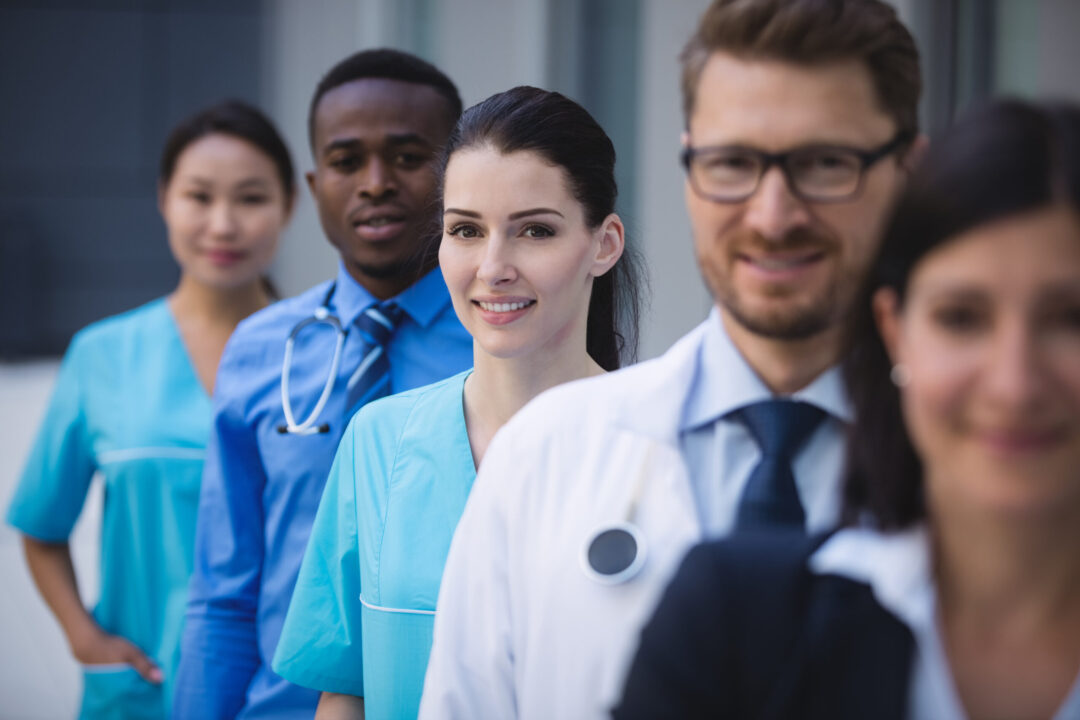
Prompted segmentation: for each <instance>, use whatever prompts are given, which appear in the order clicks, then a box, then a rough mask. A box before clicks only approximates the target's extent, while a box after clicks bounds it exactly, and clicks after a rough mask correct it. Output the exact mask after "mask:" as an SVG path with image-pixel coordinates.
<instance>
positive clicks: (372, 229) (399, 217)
mask: <svg viewBox="0 0 1080 720" xmlns="http://www.w3.org/2000/svg"><path fill="white" fill-rule="evenodd" d="M350 220H351V221H352V226H353V230H354V231H355V232H356V234H357V235H359V236H360V237H361V238H363V239H364V240H370V241H372V242H379V241H384V240H391V239H393V238H395V237H397V236H398V234H399V233H401V231H402V230H404V229H405V222H406V215H405V213H402V212H400V211H396V210H389V209H386V210H382V209H380V210H371V209H368V210H365V211H363V212H358V213H354V214H353V216H352V217H351V218H350Z"/></svg>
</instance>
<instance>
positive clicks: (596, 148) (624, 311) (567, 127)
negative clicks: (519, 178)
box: [434, 85, 644, 370]
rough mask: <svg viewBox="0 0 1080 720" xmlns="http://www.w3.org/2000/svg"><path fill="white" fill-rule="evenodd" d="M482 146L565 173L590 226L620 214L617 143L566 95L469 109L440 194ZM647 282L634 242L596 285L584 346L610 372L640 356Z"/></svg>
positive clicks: (451, 146)
mask: <svg viewBox="0 0 1080 720" xmlns="http://www.w3.org/2000/svg"><path fill="white" fill-rule="evenodd" d="M483 146H489V147H492V148H494V149H495V150H497V151H498V152H500V153H502V154H509V153H513V152H533V153H536V154H537V155H539V156H540V157H542V158H544V160H545V161H547V162H549V163H551V164H552V165H554V166H556V167H559V168H561V169H562V170H563V171H564V172H565V173H566V178H567V180H568V182H569V189H570V193H571V194H572V195H573V196H574V198H575V199H576V200H577V201H578V202H580V203H581V205H582V208H583V209H584V211H585V224H586V226H587V227H588V228H590V229H596V228H597V227H599V226H600V224H601V223H603V221H604V220H605V219H606V218H607V217H608V216H609V215H610V214H611V213H613V212H615V198H616V196H617V195H618V186H617V185H616V184H615V146H614V145H613V144H612V142H611V138H609V137H608V136H607V133H605V132H604V129H603V128H602V127H600V125H599V124H598V123H597V122H596V120H594V119H593V117H592V115H590V114H589V113H588V111H587V110H585V108H583V107H582V106H581V105H578V104H577V103H576V102H574V101H573V100H571V99H570V98H568V97H566V96H565V95H562V94H560V93H557V92H551V91H548V90H541V89H539V88H535V87H529V86H526V85H521V86H518V87H515V88H512V89H510V90H507V91H506V92H501V93H498V94H496V95H492V96H491V97H489V98H488V99H486V100H484V101H483V102H480V103H477V104H476V105H473V106H472V107H471V108H469V109H468V110H466V111H465V113H464V114H463V115H462V116H461V119H460V120H459V121H458V123H457V125H456V126H455V127H454V130H453V132H451V133H450V138H449V139H448V140H447V144H446V148H445V150H444V152H443V154H442V157H441V159H440V163H439V188H440V197H441V194H442V188H443V186H444V184H445V180H446V167H447V165H448V164H449V162H450V157H451V156H452V155H453V154H454V153H455V152H458V151H460V150H464V149H466V148H471V147H483ZM440 236H441V233H439V234H438V235H435V243H434V244H435V245H437V242H438V237H440ZM643 282H644V280H643V273H642V269H641V261H640V259H639V257H638V255H637V253H636V252H635V251H634V250H633V249H632V248H631V247H630V244H629V243H627V244H626V247H625V249H624V250H623V254H622V257H620V258H619V260H618V262H616V263H615V266H614V267H613V268H612V269H611V270H609V271H608V272H606V273H604V274H603V275H601V276H600V277H597V278H595V279H594V280H593V287H592V294H591V296H590V298H589V315H588V321H587V324H586V332H585V347H586V350H587V352H588V353H589V355H590V356H591V357H592V359H593V360H595V361H596V363H597V364H598V365H600V367H602V368H604V369H605V370H615V369H617V368H618V367H619V366H620V365H621V363H622V362H633V361H634V360H635V359H636V358H637V341H638V319H639V317H640V315H641V293H642V292H643V288H642V284H643Z"/></svg>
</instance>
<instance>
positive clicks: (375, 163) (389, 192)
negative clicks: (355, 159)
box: [358, 157, 397, 199]
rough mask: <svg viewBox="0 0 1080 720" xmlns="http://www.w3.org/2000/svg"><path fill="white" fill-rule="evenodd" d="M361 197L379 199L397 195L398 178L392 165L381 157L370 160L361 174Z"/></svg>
mask: <svg viewBox="0 0 1080 720" xmlns="http://www.w3.org/2000/svg"><path fill="white" fill-rule="evenodd" d="M358 190H359V192H360V195H361V197H365V198H369V199H378V198H385V197H391V196H393V195H394V194H396V193H397V176H396V174H395V173H394V168H393V167H392V166H391V165H390V163H388V162H386V161H385V160H383V159H382V158H380V157H373V158H371V159H370V160H369V162H368V164H367V167H366V168H365V170H364V172H362V173H360V186H359V188H358Z"/></svg>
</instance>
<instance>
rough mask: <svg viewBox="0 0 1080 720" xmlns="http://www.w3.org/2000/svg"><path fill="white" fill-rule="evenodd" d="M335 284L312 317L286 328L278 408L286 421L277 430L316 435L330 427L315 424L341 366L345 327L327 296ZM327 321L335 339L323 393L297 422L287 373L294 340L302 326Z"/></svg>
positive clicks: (289, 367)
mask: <svg viewBox="0 0 1080 720" xmlns="http://www.w3.org/2000/svg"><path fill="white" fill-rule="evenodd" d="M336 287H337V283H334V284H332V285H331V286H330V290H329V291H328V292H327V293H326V298H325V299H324V300H323V303H322V305H320V306H319V307H317V308H316V309H315V312H314V314H313V315H311V317H307V318H304V319H303V320H301V321H300V322H298V323H297V324H296V325H295V326H293V329H292V330H291V331H290V332H289V336H288V338H286V339H285V357H284V358H283V360H282V363H281V409H282V410H283V411H284V413H285V424H284V425H282V426H280V427H279V428H278V432H281V433H283V434H289V435H316V434H318V433H324V432H328V431H329V429H330V428H329V426H327V425H325V424H324V425H317V424H316V423H317V422H318V420H319V417H320V416H321V415H322V411H323V410H324V409H325V408H326V403H327V402H328V401H329V400H330V393H331V392H333V390H334V381H335V380H336V379H337V374H338V368H339V367H340V366H341V353H342V349H343V348H344V347H345V330H344V328H342V327H341V321H340V320H339V319H338V318H337V316H336V315H333V314H332V313H331V312H330V307H329V306H330V298H331V297H333V295H334V290H335V288H336ZM319 324H325V325H329V326H330V327H332V328H333V329H334V332H335V333H336V335H337V340H336V342H335V343H334V355H333V358H332V359H331V360H330V372H329V374H328V375H327V377H326V382H325V383H324V384H323V389H322V393H321V394H320V395H319V400H318V402H316V403H315V407H314V408H312V410H311V412H310V413H309V414H308V416H307V417H306V418H305V419H304V421H303V422H301V423H297V422H296V416H295V415H294V413H293V407H292V400H291V399H290V398H291V396H290V393H289V375H290V373H291V371H292V358H293V347H294V345H295V344H296V336H297V335H298V334H299V333H300V331H301V330H303V329H304V328H306V327H308V326H309V325H319Z"/></svg>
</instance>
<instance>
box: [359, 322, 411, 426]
mask: <svg viewBox="0 0 1080 720" xmlns="http://www.w3.org/2000/svg"><path fill="white" fill-rule="evenodd" d="M403 315H404V311H403V310H402V309H401V308H399V307H398V306H397V305H396V304H394V303H393V302H392V301H387V302H384V303H379V304H378V305H372V306H371V307H369V308H368V309H367V310H365V311H364V312H362V313H360V316H359V317H357V318H356V321H355V322H354V323H353V327H354V328H355V329H356V331H357V332H359V333H360V338H361V339H362V340H363V341H364V359H363V360H361V361H360V364H359V365H358V366H357V367H356V370H355V371H354V372H353V374H352V375H351V376H350V377H349V382H348V385H347V386H346V387H347V388H348V391H347V393H346V396H345V398H346V400H345V408H346V412H347V414H346V416H345V417H346V420H348V418H351V417H352V416H353V413H355V412H356V411H357V410H359V409H360V408H361V406H363V405H365V404H367V403H369V402H371V401H372V400H374V399H376V398H381V397H384V396H386V395H389V394H390V361H389V360H388V359H387V357H386V346H387V343H389V342H390V338H391V337H393V335H394V330H396V329H397V326H398V323H399V322H401V318H402V316H403Z"/></svg>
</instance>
